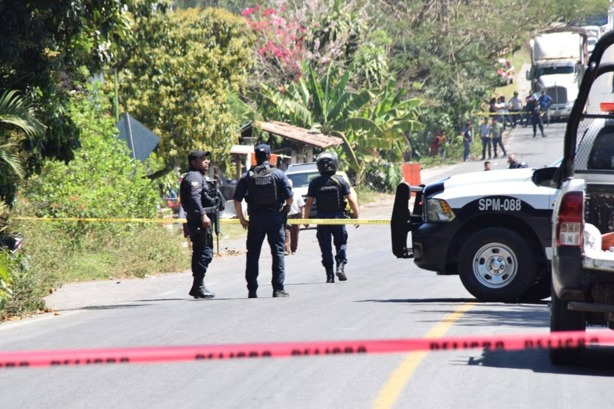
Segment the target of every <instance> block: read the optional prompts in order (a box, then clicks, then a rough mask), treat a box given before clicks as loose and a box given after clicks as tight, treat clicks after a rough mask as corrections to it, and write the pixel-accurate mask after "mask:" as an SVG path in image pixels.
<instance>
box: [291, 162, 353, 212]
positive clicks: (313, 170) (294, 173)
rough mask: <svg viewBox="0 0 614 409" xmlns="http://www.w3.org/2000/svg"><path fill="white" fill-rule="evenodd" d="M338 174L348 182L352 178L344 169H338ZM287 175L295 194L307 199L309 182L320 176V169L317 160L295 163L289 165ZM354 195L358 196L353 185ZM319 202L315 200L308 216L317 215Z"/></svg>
mask: <svg viewBox="0 0 614 409" xmlns="http://www.w3.org/2000/svg"><path fill="white" fill-rule="evenodd" d="M337 175H339V176H342V177H343V178H344V179H345V180H346V181H347V182H348V183H350V179H349V178H348V175H347V174H346V173H345V172H343V171H337ZM286 176H287V177H288V179H291V180H292V185H293V188H292V190H293V191H294V194H298V195H301V196H303V199H305V201H306V200H307V190H308V189H309V182H311V181H312V180H313V179H315V178H317V177H318V176H320V172H319V171H318V165H317V164H316V163H315V162H311V163H295V164H292V165H290V166H288V169H287V170H286ZM350 189H351V191H352V193H353V194H354V197H356V191H355V190H354V188H353V187H350ZM317 212H318V209H317V204H316V203H315V202H314V205H313V207H312V208H311V213H310V214H309V215H308V216H307V217H311V218H315V217H316V216H317Z"/></svg>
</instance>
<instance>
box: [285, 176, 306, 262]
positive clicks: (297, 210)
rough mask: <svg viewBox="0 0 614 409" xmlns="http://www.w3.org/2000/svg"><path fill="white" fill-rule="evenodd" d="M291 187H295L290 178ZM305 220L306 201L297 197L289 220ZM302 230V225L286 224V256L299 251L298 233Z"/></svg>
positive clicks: (289, 213)
mask: <svg viewBox="0 0 614 409" xmlns="http://www.w3.org/2000/svg"><path fill="white" fill-rule="evenodd" d="M288 182H289V183H290V187H293V184H292V179H290V178H288ZM304 218H305V200H304V199H303V197H302V196H301V195H295V196H294V201H293V202H292V206H290V211H289V212H288V219H304ZM300 229H301V225H300V224H287V223H286V244H285V246H286V255H290V254H294V253H296V250H297V249H298V232H299V231H300Z"/></svg>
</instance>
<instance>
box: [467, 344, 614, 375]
mask: <svg viewBox="0 0 614 409" xmlns="http://www.w3.org/2000/svg"><path fill="white" fill-rule="evenodd" d="M457 364H459V365H473V366H485V367H490V368H509V369H530V370H532V371H534V372H539V373H555V374H567V375H588V376H614V347H605V346H591V347H589V348H587V350H586V351H585V356H584V360H583V363H582V365H579V366H556V365H553V364H552V363H550V359H549V358H548V350H547V349H525V350H522V351H495V350H483V351H482V356H481V357H479V358H474V357H470V358H469V360H468V361H458V362H457Z"/></svg>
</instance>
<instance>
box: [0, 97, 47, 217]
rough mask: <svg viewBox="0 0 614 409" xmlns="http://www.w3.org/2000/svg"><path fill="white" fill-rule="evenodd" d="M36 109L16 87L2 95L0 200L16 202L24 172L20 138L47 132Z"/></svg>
mask: <svg viewBox="0 0 614 409" xmlns="http://www.w3.org/2000/svg"><path fill="white" fill-rule="evenodd" d="M44 131H45V128H44V126H43V124H41V123H40V121H39V120H38V119H37V118H36V116H35V114H34V110H33V109H32V107H31V106H29V105H28V104H27V103H26V101H25V100H23V99H22V98H21V97H20V96H19V95H18V93H17V92H16V91H8V92H5V93H4V94H2V95H0V201H4V202H6V203H8V204H9V205H12V204H13V200H14V199H15V192H16V188H17V184H18V181H19V180H20V179H21V178H22V177H23V176H24V170H23V166H22V163H21V160H20V158H21V157H22V156H23V152H22V151H20V146H21V143H20V142H21V141H23V140H24V139H30V140H36V139H38V138H41V137H42V135H43V134H44Z"/></svg>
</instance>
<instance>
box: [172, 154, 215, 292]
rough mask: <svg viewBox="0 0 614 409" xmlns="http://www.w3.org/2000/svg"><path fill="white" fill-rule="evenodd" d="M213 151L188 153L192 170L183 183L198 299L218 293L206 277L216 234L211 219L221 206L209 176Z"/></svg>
mask: <svg viewBox="0 0 614 409" xmlns="http://www.w3.org/2000/svg"><path fill="white" fill-rule="evenodd" d="M210 156H211V153H210V152H205V151H202V150H200V149H196V150H193V151H191V152H190V153H189V154H188V162H189V166H190V168H189V170H188V173H186V175H185V176H184V177H183V180H182V181H181V185H180V186H179V195H180V200H181V206H182V207H183V209H184V211H185V214H186V220H187V228H188V235H189V237H190V241H191V242H192V276H193V277H194V282H193V283H192V288H191V289H190V292H189V294H190V295H191V296H192V297H194V298H197V299H198V298H213V297H214V296H215V294H213V293H212V292H211V291H209V290H208V289H207V287H205V284H204V279H205V274H206V273H207V268H208V267H209V263H211V260H212V259H213V234H212V228H211V225H212V223H211V219H212V218H213V213H214V212H215V207H216V206H220V203H219V195H218V194H217V191H216V190H215V188H214V186H213V185H211V184H209V183H208V182H207V180H206V179H205V174H206V173H207V171H208V170H209V161H210Z"/></svg>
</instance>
